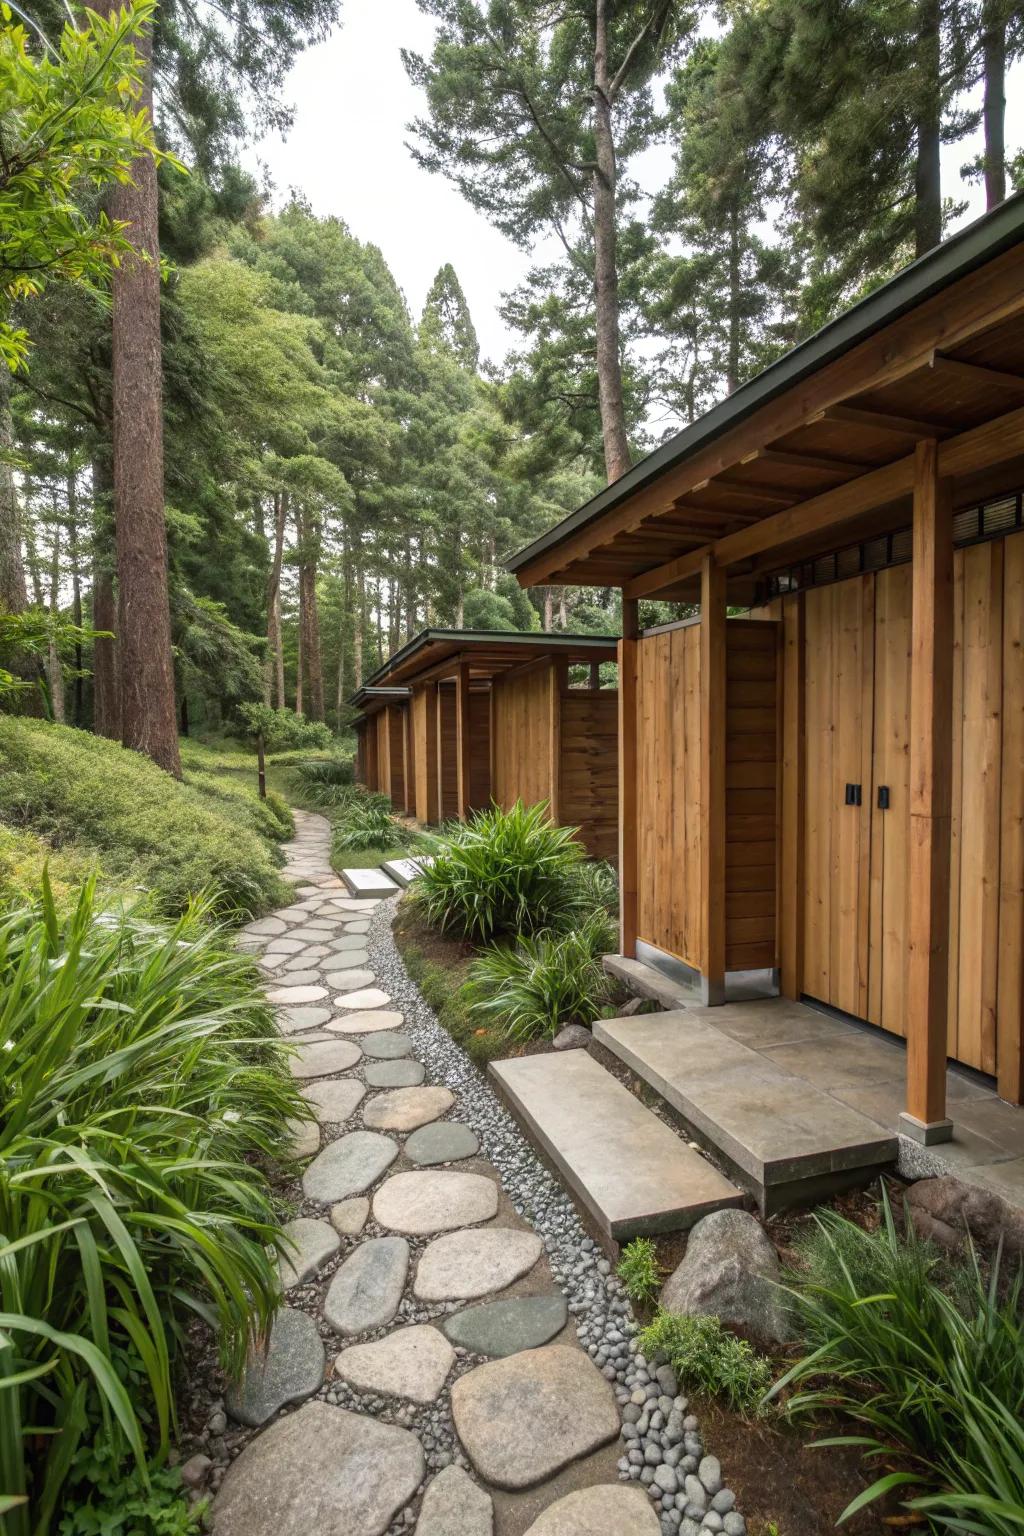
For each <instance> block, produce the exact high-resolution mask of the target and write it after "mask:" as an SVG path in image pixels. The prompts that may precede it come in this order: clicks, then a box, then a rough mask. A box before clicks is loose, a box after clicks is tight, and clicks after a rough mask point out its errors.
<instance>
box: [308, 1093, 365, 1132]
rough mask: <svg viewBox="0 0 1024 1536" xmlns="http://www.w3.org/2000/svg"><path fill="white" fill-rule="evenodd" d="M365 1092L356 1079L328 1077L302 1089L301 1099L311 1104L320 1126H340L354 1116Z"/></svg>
mask: <svg viewBox="0 0 1024 1536" xmlns="http://www.w3.org/2000/svg"><path fill="white" fill-rule="evenodd" d="M365 1092H366V1089H365V1088H364V1087H363V1085H362V1083H361V1082H360V1081H359V1079H358V1078H357V1077H330V1078H327V1079H326V1080H325V1081H324V1082H322V1083H313V1084H312V1085H311V1086H310V1087H309V1088H303V1090H302V1097H303V1098H304V1099H307V1100H308V1101H309V1103H310V1104H312V1106H313V1112H314V1114H315V1115H316V1118H317V1120H318V1121H319V1122H320V1124H321V1125H342V1124H344V1122H345V1121H346V1120H347V1119H348V1118H349V1116H350V1115H353V1114H355V1112H356V1110H357V1109H358V1107H359V1105H360V1103H361V1102H362V1099H363V1095H364V1094H365ZM318 1136H319V1133H318ZM318 1144H319V1142H318Z"/></svg>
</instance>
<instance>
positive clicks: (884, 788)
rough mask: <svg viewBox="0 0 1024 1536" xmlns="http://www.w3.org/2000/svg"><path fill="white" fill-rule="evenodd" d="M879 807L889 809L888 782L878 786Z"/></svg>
mask: <svg viewBox="0 0 1024 1536" xmlns="http://www.w3.org/2000/svg"><path fill="white" fill-rule="evenodd" d="M878 809H879V810H880V811H887V810H888V809H889V786H888V784H879V786H878Z"/></svg>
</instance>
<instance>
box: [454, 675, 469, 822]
mask: <svg viewBox="0 0 1024 1536" xmlns="http://www.w3.org/2000/svg"><path fill="white" fill-rule="evenodd" d="M455 739H456V752H457V758H456V761H457V766H458V805H459V811H458V814H459V819H460V821H466V820H467V819H468V817H469V811H470V804H469V772H470V726H469V663H468V662H466V661H460V662H459V668H458V671H457V672H456V674H455Z"/></svg>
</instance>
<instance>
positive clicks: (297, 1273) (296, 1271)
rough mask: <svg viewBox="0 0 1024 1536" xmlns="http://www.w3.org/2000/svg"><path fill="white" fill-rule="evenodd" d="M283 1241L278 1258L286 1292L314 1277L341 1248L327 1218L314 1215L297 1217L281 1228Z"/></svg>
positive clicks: (278, 1266)
mask: <svg viewBox="0 0 1024 1536" xmlns="http://www.w3.org/2000/svg"><path fill="white" fill-rule="evenodd" d="M281 1236H282V1237H283V1238H284V1242H283V1243H282V1245H281V1252H280V1253H279V1254H278V1258H277V1268H278V1271H279V1273H280V1276H281V1284H282V1285H283V1286H284V1288H285V1290H286V1291H290V1290H291V1288H292V1286H294V1285H304V1284H305V1282H306V1281H307V1280H312V1278H313V1276H314V1275H315V1274H316V1273H317V1271H318V1270H320V1269H322V1268H323V1266H324V1265H325V1264H326V1263H327V1261H328V1260H329V1259H333V1258H334V1255H335V1254H336V1253H337V1251H338V1249H339V1248H340V1247H341V1238H340V1237H339V1236H338V1234H337V1232H335V1230H334V1228H333V1227H332V1226H331V1224H330V1222H328V1221H317V1220H315V1218H314V1217H312V1216H296V1218H295V1220H294V1221H286V1222H285V1224H284V1226H283V1227H282V1228H281Z"/></svg>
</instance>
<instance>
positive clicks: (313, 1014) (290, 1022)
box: [277, 1008, 333, 1035]
mask: <svg viewBox="0 0 1024 1536" xmlns="http://www.w3.org/2000/svg"><path fill="white" fill-rule="evenodd" d="M332 1012H333V1009H331V1008H285V1009H284V1010H283V1011H282V1012H281V1013H279V1014H278V1015H277V1027H278V1029H279V1030H280V1031H281V1033H282V1034H283V1035H301V1034H302V1032H303V1030H306V1029H319V1027H320V1025H321V1024H326V1023H328V1021H329V1020H330V1017H331V1014H332Z"/></svg>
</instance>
